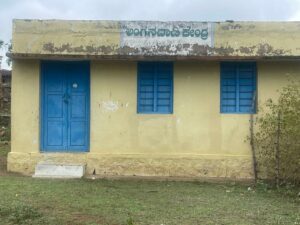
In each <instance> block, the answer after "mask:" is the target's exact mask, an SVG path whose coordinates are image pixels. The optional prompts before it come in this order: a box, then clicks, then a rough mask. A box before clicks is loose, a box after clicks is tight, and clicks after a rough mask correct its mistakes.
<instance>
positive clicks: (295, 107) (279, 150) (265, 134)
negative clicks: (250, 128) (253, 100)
mask: <svg viewBox="0 0 300 225" xmlns="http://www.w3.org/2000/svg"><path fill="white" fill-rule="evenodd" d="M264 106H265V107H263V109H262V111H261V112H260V113H259V115H258V116H257V118H256V120H255V126H254V127H255V131H254V133H253V144H254V147H255V151H256V154H257V166H258V174H259V176H260V177H264V178H272V179H275V180H276V183H277V185H279V184H280V183H287V182H292V183H299V180H300V82H298V81H297V82H295V81H294V82H292V81H291V82H290V83H289V84H288V85H287V86H285V87H284V88H282V89H281V90H280V91H279V98H278V100H277V101H274V100H272V99H269V100H268V101H267V102H266V103H265V105H264Z"/></svg>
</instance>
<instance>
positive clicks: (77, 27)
mask: <svg viewBox="0 0 300 225" xmlns="http://www.w3.org/2000/svg"><path fill="white" fill-rule="evenodd" d="M119 43H120V33H119V23H118V22H116V21H89V20H86V21H75V20H14V21H13V38H12V45H13V52H16V53H35V54H45V53H50V54H80V53H82V52H85V54H87V53H89V54H91V55H92V54H95V53H97V54H104V55H110V54H114V53H116V52H115V48H118V47H119Z"/></svg>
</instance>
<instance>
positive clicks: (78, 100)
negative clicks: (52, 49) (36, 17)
mask: <svg viewBox="0 0 300 225" xmlns="http://www.w3.org/2000/svg"><path fill="white" fill-rule="evenodd" d="M41 68H42V70H41V72H42V91H41V92H42V93H41V94H42V98H41V100H42V104H41V105H42V120H41V122H42V126H41V134H42V135H41V136H42V138H41V140H42V146H41V149H42V151H49V152H53V151H55V152H60V151H64V152H68V151H71V152H72V151H88V148H89V100H90V99H89V96H90V95H89V91H90V89H89V63H88V62H54V61H51V62H42V66H41Z"/></svg>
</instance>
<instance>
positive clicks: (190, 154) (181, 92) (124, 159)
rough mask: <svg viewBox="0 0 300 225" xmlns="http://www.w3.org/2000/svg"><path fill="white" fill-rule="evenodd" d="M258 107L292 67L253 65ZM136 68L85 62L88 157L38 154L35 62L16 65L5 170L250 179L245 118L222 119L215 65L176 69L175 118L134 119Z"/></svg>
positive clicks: (294, 70) (192, 64)
mask: <svg viewBox="0 0 300 225" xmlns="http://www.w3.org/2000/svg"><path fill="white" fill-rule="evenodd" d="M257 67H258V97H259V101H262V100H265V99H267V98H269V97H272V96H276V89H278V88H279V87H280V86H282V85H284V84H285V83H286V76H285V75H286V74H290V75H296V76H298V77H299V74H300V66H299V63H298V62H258V66H257ZM136 69H137V67H136V63H135V62H125V61H123V62H109V61H105V62H101V61H92V62H91V143H90V146H91V148H90V152H89V153H87V154H59V153H44V154H40V153H39V120H38V115H39V113H38V112H39V107H38V101H39V97H38V96H39V88H38V87H39V63H38V61H25V60H24V61H15V62H14V67H13V71H14V72H13V91H12V92H13V95H12V152H11V153H9V157H8V169H9V170H10V171H15V172H21V173H24V174H32V173H33V171H34V166H35V164H36V163H37V162H40V161H50V162H68V163H70V162H73V163H78V162H80V163H82V162H83V163H86V164H87V173H88V174H91V173H92V172H93V171H94V170H95V171H96V173H97V174H99V175H104V176H105V175H109V176H110V175H140V176H185V177H230V178H251V177H252V166H251V165H252V164H251V152H250V146H249V144H248V143H246V142H245V139H246V136H247V135H248V133H249V115H248V114H220V113H219V110H220V109H219V104H220V76H219V63H218V62H175V63H174V113H173V114H167V115H149V114H148V115H146V114H137V113H136V101H137V99H136V94H137V93H136V92H137V88H136V81H137V80H136V79H137V72H136Z"/></svg>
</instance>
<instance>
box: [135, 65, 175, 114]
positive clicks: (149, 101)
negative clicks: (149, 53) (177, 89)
mask: <svg viewBox="0 0 300 225" xmlns="http://www.w3.org/2000/svg"><path fill="white" fill-rule="evenodd" d="M137 97H138V99H137V111H138V113H157V114H167V113H172V112H173V63H172V62H139V63H138V96H137Z"/></svg>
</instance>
